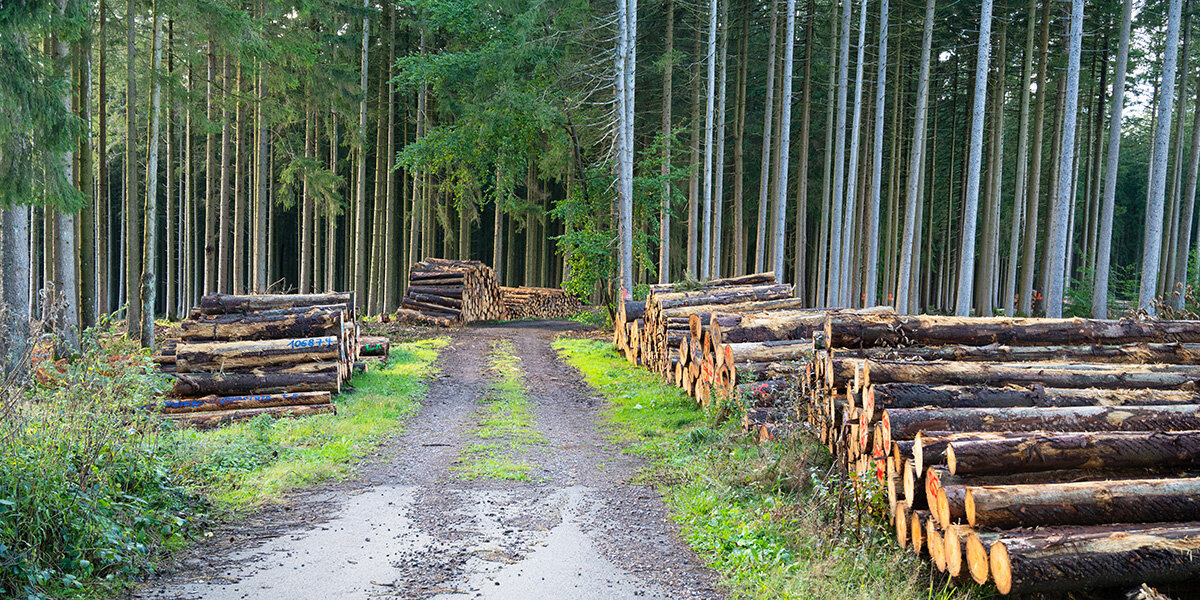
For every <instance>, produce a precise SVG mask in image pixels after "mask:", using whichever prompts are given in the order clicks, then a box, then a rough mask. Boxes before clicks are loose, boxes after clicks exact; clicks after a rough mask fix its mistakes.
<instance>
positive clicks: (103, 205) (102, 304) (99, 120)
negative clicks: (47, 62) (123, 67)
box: [96, 0, 115, 314]
mask: <svg viewBox="0 0 1200 600" xmlns="http://www.w3.org/2000/svg"><path fill="white" fill-rule="evenodd" d="M107 21H108V3H107V2H105V1H104V0H100V9H99V17H98V24H97V26H96V36H97V37H98V38H100V43H99V44H98V46H99V48H98V57H97V65H96V71H97V82H96V135H97V137H96V157H97V158H96V182H97V185H96V217H97V220H98V221H99V222H98V223H97V227H96V257H97V261H98V262H97V265H96V267H97V269H98V271H97V273H96V309H97V312H98V313H99V314H108V313H110V312H112V310H113V309H112V302H111V301H110V300H109V291H110V289H113V287H110V284H111V282H112V281H113V272H112V260H110V258H111V257H110V256H109V239H110V236H111V233H110V230H109V225H110V221H109V219H110V218H111V216H112V209H111V208H110V206H109V204H110V202H109V201H110V198H109V187H108V49H107V48H108V44H106V43H105V37H104V29H105V25H106V23H107ZM114 287H115V286H114Z"/></svg>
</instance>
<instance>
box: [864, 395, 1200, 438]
mask: <svg viewBox="0 0 1200 600" xmlns="http://www.w3.org/2000/svg"><path fill="white" fill-rule="evenodd" d="M883 423H884V435H885V436H886V438H887V441H888V442H889V443H890V442H891V441H892V440H898V439H912V438H913V437H915V436H916V435H917V433H918V432H920V431H922V430H927V431H1000V432H1002V431H1188V430H1195V429H1200V405H1196V404H1181V405H1176V406H1124V407H1113V406H1078V407H1069V408H1024V407H1022V408H900V409H887V410H885V411H883Z"/></svg>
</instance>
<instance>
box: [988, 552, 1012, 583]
mask: <svg viewBox="0 0 1200 600" xmlns="http://www.w3.org/2000/svg"><path fill="white" fill-rule="evenodd" d="M988 565H989V566H990V567H991V570H992V581H993V582H994V583H995V584H996V589H997V590H999V591H1000V593H1001V594H1008V593H1010V592H1012V563H1011V562H1010V561H1009V557H1008V548H1007V547H1006V546H1005V545H1004V542H999V541H998V542H996V543H994V544H992V551H991V553H990V556H989V557H988Z"/></svg>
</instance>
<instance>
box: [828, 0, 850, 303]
mask: <svg viewBox="0 0 1200 600" xmlns="http://www.w3.org/2000/svg"><path fill="white" fill-rule="evenodd" d="M842 5H843V6H842V37H841V40H842V42H841V49H840V51H839V54H840V56H839V57H838V92H837V133H835V134H834V136H835V145H834V150H833V195H832V196H831V200H832V202H833V219H832V229H831V230H830V242H829V245H830V254H831V256H830V258H829V301H828V304H829V305H830V306H843V305H846V304H848V303H847V302H846V299H844V298H842V295H841V294H842V262H843V261H845V260H847V258H846V257H845V256H843V254H842V237H843V236H847V235H850V232H848V231H845V230H844V228H843V225H842V212H843V204H842V200H843V196H844V192H845V186H846V179H847V176H846V101H847V96H848V95H849V89H850V17H851V13H852V12H853V10H854V6H853V0H842Z"/></svg>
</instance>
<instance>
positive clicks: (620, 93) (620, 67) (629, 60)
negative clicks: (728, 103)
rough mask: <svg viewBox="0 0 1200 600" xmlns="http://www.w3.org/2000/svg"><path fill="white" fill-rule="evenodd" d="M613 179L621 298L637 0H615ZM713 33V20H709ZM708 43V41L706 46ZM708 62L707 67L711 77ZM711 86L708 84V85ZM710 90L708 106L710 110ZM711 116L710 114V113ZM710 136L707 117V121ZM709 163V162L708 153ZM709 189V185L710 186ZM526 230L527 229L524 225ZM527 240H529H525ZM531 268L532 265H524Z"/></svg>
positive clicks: (629, 262)
mask: <svg viewBox="0 0 1200 600" xmlns="http://www.w3.org/2000/svg"><path fill="white" fill-rule="evenodd" d="M713 15H714V19H715V15H716V0H713ZM617 20H618V23H617V25H618V27H617V29H618V33H617V68H616V78H617V111H618V112H617V117H618V118H617V130H618V131H617V136H616V137H617V140H618V143H617V152H618V158H617V183H618V194H617V197H618V203H619V207H618V211H617V212H618V215H619V224H618V227H619V231H620V234H619V237H620V250H619V259H618V262H619V264H620V275H621V279H620V282H621V289H620V292H621V298H626V297H629V295H630V294H632V292H633V114H634V113H633V110H634V91H635V89H634V80H635V79H634V76H635V71H636V65H637V54H636V53H637V0H617ZM712 26H713V35H715V34H716V29H715V27H716V24H715V22H714V23H712ZM711 46H712V44H711V43H710V49H711ZM711 72H712V66H711V65H710V67H709V74H710V77H711ZM709 87H710V88H711V84H710V86H709ZM711 96H712V94H711V91H710V94H709V97H710V99H709V102H708V108H709V112H710V113H711V111H712V99H711ZM710 119H711V115H710ZM709 133H710V140H711V133H712V132H711V121H710V125H709ZM708 156H709V165H710V166H711V154H709V155H708ZM710 190H711V188H710ZM526 232H527V233H528V232H529V230H528V229H527V230H526ZM527 243H533V242H532V241H527ZM526 267H527V268H533V265H526Z"/></svg>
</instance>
